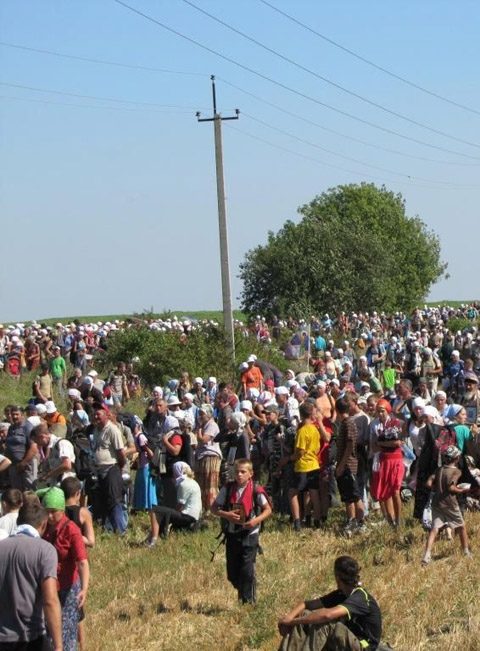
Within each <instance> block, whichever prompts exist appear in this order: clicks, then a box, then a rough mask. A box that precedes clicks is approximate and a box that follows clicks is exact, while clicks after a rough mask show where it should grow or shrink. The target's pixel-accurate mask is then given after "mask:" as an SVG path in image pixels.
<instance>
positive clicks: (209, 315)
mask: <svg viewBox="0 0 480 651" xmlns="http://www.w3.org/2000/svg"><path fill="white" fill-rule="evenodd" d="M174 315H175V316H176V317H177V318H178V319H181V318H183V317H187V316H188V317H193V318H195V319H197V320H198V321H201V320H203V319H208V320H214V321H218V322H219V323H223V312H222V311H221V310H211V311H208V310H203V311H192V312H189V311H184V310H168V311H164V312H158V313H153V314H150V313H148V314H137V313H135V314H102V315H95V316H92V315H89V316H59V317H49V318H48V319H37V322H38V323H44V324H45V325H55V324H56V323H71V322H73V321H75V320H77V319H78V320H79V321H81V322H82V323H96V322H97V321H102V322H103V323H106V322H107V321H110V322H112V323H113V321H116V320H117V319H118V320H119V321H125V320H126V319H131V318H135V317H137V318H146V317H152V318H160V317H165V316H167V318H173V316H174ZM233 318H234V319H240V320H242V321H246V320H247V316H246V315H245V314H244V313H243V312H242V311H241V310H233ZM5 323H6V325H8V323H9V322H5Z"/></svg>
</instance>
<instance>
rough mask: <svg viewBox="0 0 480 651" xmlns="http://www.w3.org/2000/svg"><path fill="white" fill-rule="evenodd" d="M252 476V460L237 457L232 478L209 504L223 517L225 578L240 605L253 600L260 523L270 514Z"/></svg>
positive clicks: (267, 505) (213, 510) (264, 494)
mask: <svg viewBox="0 0 480 651" xmlns="http://www.w3.org/2000/svg"><path fill="white" fill-rule="evenodd" d="M252 478H253V466H252V463H251V462H250V461H248V460H247V459H237V461H236V462H235V481H234V482H231V483H228V484H226V485H225V486H224V487H223V488H222V489H221V490H220V492H219V494H218V495H217V498H216V500H215V502H214V503H213V505H212V513H213V514H214V515H217V516H218V517H220V518H223V520H225V528H226V534H225V535H226V556H227V578H228V580H229V581H230V583H231V584H232V585H233V587H234V588H236V590H237V592H238V598H239V600H240V601H242V603H244V604H248V603H255V601H256V599H255V596H256V595H255V593H256V580H255V558H256V555H257V549H258V536H259V532H260V523H261V522H263V521H264V520H266V519H267V518H268V517H269V516H270V515H271V513H272V509H271V507H270V504H269V501H268V498H267V494H266V492H265V490H264V489H263V488H262V487H261V486H259V485H257V484H254V482H253V479H252ZM257 513H258V515H257Z"/></svg>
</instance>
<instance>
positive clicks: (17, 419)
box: [11, 405, 23, 425]
mask: <svg viewBox="0 0 480 651" xmlns="http://www.w3.org/2000/svg"><path fill="white" fill-rule="evenodd" d="M11 416H12V423H13V424H14V425H20V423H21V422H22V421H23V409H22V407H20V405H14V406H13V407H12V411H11Z"/></svg>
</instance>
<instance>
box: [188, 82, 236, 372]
mask: <svg viewBox="0 0 480 651" xmlns="http://www.w3.org/2000/svg"><path fill="white" fill-rule="evenodd" d="M210 79H211V80H212V96H213V117H212V118H201V117H200V115H201V114H200V113H199V112H197V114H196V116H197V120H198V121H199V122H213V132H214V136H215V166H216V173H217V203H218V229H219V234H220V268H221V272H222V301H223V323H224V327H225V331H226V333H227V342H228V348H229V353H230V356H231V359H232V363H233V364H235V333H234V330H233V313H232V291H231V289H230V263H229V259H228V231H227V205H226V200H225V178H224V175H223V149H222V120H238V116H239V113H240V111H239V110H238V109H235V113H236V115H234V116H232V117H225V118H224V117H222V116H221V115H220V113H217V94H216V91H215V76H214V75H212V76H211V77H210Z"/></svg>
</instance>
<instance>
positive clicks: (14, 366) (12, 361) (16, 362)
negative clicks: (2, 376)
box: [7, 356, 20, 377]
mask: <svg viewBox="0 0 480 651" xmlns="http://www.w3.org/2000/svg"><path fill="white" fill-rule="evenodd" d="M7 371H8V372H9V373H10V375H11V376H13V377H20V358H19V357H16V356H15V357H9V358H8V360H7Z"/></svg>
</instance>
